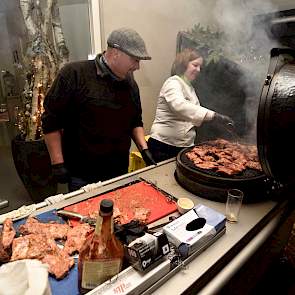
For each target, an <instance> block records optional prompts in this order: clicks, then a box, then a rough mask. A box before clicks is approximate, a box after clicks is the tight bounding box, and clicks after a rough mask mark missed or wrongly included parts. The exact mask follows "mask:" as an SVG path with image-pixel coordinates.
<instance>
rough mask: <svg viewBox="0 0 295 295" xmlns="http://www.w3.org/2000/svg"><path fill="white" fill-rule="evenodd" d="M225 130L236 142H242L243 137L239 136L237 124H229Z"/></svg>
mask: <svg viewBox="0 0 295 295" xmlns="http://www.w3.org/2000/svg"><path fill="white" fill-rule="evenodd" d="M224 128H225V130H226V131H227V132H228V133H230V135H231V136H232V137H233V139H234V141H236V142H241V137H240V136H239V135H238V133H237V130H236V127H235V124H234V123H227V124H226V125H225V126H224Z"/></svg>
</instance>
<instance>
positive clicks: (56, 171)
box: [51, 163, 70, 183]
mask: <svg viewBox="0 0 295 295" xmlns="http://www.w3.org/2000/svg"><path fill="white" fill-rule="evenodd" d="M51 170H52V176H53V178H54V179H55V181H56V182H58V183H68V182H69V181H70V174H69V171H68V170H67V168H66V167H65V166H64V163H59V164H53V165H51Z"/></svg>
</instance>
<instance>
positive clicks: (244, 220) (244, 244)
mask: <svg viewBox="0 0 295 295" xmlns="http://www.w3.org/2000/svg"><path fill="white" fill-rule="evenodd" d="M175 165H176V162H175V160H174V159H172V160H167V161H164V162H162V163H160V164H158V165H157V166H153V167H147V168H143V169H141V170H138V171H135V172H133V173H130V174H126V175H123V176H120V177H117V178H114V179H111V180H109V181H105V182H103V183H102V185H101V186H100V187H99V188H97V189H94V190H93V191H91V192H82V193H79V194H77V195H76V196H74V194H75V192H74V193H73V197H71V198H69V199H67V200H64V201H61V202H59V203H57V204H54V205H51V206H47V207H45V208H41V209H39V210H38V211H36V212H35V213H34V214H39V213H41V212H45V211H48V210H51V209H59V208H62V207H64V206H67V205H70V204H73V203H77V202H79V201H82V200H85V199H87V198H90V197H93V196H95V195H98V194H101V193H103V192H106V191H109V190H111V189H114V188H116V187H119V186H121V185H124V184H126V183H129V182H131V181H133V180H135V179H138V178H139V177H140V178H143V179H146V180H148V181H150V182H152V183H154V184H156V185H157V187H159V188H160V189H163V190H164V191H166V192H168V193H169V194H171V195H173V196H174V197H176V198H180V197H189V198H191V199H192V200H193V201H194V203H195V205H196V204H199V203H201V204H204V205H205V206H208V207H211V208H212V209H215V210H217V211H219V212H221V213H225V204H224V203H218V202H213V201H209V200H206V199H203V198H199V197H197V196H196V195H194V194H192V193H190V192H188V191H186V190H185V189H183V188H182V187H181V186H179V184H178V183H177V182H176V180H175V178H174V171H175ZM285 205H286V204H285V203H284V202H282V203H277V202H274V201H271V200H269V201H266V202H262V203H256V204H243V205H242V208H241V212H240V218H239V222H238V223H237V224H230V223H229V224H227V226H226V233H225V234H224V235H223V236H221V237H220V238H219V239H218V240H217V241H215V243H213V244H212V245H211V246H210V247H208V248H207V249H206V250H205V251H203V252H202V253H201V254H199V255H198V256H197V257H196V258H195V259H193V260H192V261H190V262H189V263H188V264H187V266H186V267H185V268H184V269H182V270H180V271H178V272H177V273H175V274H173V276H171V275H168V276H165V277H163V278H159V280H158V282H157V283H156V284H154V285H153V286H152V287H150V288H149V289H148V290H146V291H145V293H144V294H151V293H152V294H170V295H172V294H180V293H182V292H185V291H188V290H194V293H196V292H200V294H212V293H215V292H217V291H218V290H219V289H220V288H222V286H223V285H224V284H225V283H226V282H227V281H228V280H229V279H230V278H231V277H232V276H233V275H234V274H235V273H236V272H237V271H238V270H239V268H240V267H242V265H243V264H244V263H245V262H246V261H247V259H249V258H250V257H251V255H252V254H253V253H254V252H255V251H256V250H257V249H258V248H259V246H260V245H261V244H262V243H263V242H264V241H265V240H266V239H267V238H268V237H269V236H270V235H271V233H272V232H273V230H274V228H275V227H276V225H277V224H278V222H279V219H280V216H281V214H282V212H283V210H284V208H285Z"/></svg>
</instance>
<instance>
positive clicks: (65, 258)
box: [11, 234, 74, 279]
mask: <svg viewBox="0 0 295 295" xmlns="http://www.w3.org/2000/svg"><path fill="white" fill-rule="evenodd" d="M21 259H38V260H40V261H42V262H43V263H46V264H48V266H49V269H48V271H49V273H51V274H52V275H54V276H55V277H56V278H57V279H60V278H62V277H64V276H65V274H66V273H67V272H68V271H69V269H70V268H71V267H72V266H73V265H74V259H73V258H72V257H70V256H69V255H68V254H67V253H66V252H64V251H63V250H61V249H59V248H58V247H57V245H56V243H55V241H54V239H53V238H52V237H49V236H46V235H43V234H30V235H26V236H23V237H19V238H16V239H14V240H13V243H12V257H11V261H15V260H21Z"/></svg>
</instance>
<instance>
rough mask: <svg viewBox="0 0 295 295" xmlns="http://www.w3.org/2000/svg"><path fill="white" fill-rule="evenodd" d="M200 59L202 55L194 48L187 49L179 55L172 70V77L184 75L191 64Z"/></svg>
mask: <svg viewBox="0 0 295 295" xmlns="http://www.w3.org/2000/svg"><path fill="white" fill-rule="evenodd" d="M199 57H201V55H200V53H199V52H198V51H196V50H194V49H192V48H185V49H184V50H182V51H181V52H179V53H177V54H176V57H175V60H174V62H173V65H172V68H171V76H174V75H179V76H180V75H183V74H184V72H185V71H186V68H187V66H188V64H189V62H191V61H192V60H195V59H197V58H199Z"/></svg>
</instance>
